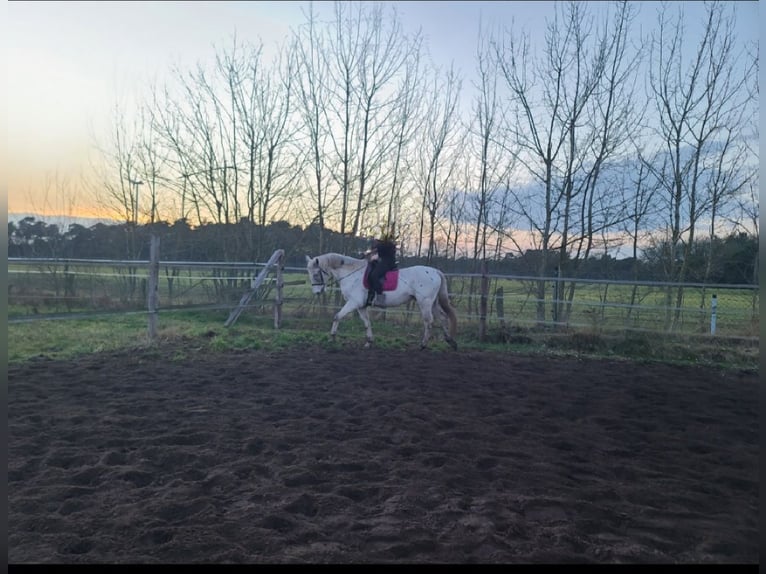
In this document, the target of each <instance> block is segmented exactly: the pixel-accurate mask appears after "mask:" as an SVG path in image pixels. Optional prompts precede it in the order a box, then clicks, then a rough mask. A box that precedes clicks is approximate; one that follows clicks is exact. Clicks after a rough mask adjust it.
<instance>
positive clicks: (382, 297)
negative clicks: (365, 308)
mask: <svg viewBox="0 0 766 574" xmlns="http://www.w3.org/2000/svg"><path fill="white" fill-rule="evenodd" d="M372 304H373V305H374V306H375V307H385V306H386V294H385V293H375V300H374V301H373V302H372Z"/></svg>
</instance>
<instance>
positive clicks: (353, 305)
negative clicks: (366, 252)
mask: <svg viewBox="0 0 766 574" xmlns="http://www.w3.org/2000/svg"><path fill="white" fill-rule="evenodd" d="M366 268H367V259H356V258H354V257H348V256H346V255H341V254H340V253H325V254H324V255H318V256H316V257H310V256H308V255H307V256H306V270H307V271H308V274H309V279H310V280H311V288H312V290H313V291H314V294H315V295H318V294H319V293H321V292H322V291H324V289H325V277H332V278H333V279H334V280H335V282H336V283H337V284H338V285H339V286H340V291H341V293H342V294H343V298H344V299H345V300H346V304H345V305H343V307H342V308H341V310H340V311H338V312H337V313H336V314H335V316H334V317H333V322H332V329H330V335H331V336H332V337H335V333H337V331H338V323H339V322H340V320H341V319H343V317H345V316H346V315H348V314H349V313H351V312H352V311H354V310H356V311H357V312H358V313H359V317H360V318H361V319H362V321H363V322H364V326H365V327H366V329H367V331H366V335H367V342H366V344H365V347H369V346H370V345H372V341H373V337H372V327H371V326H370V317H369V314H368V313H367V307H365V302H366V299H367V288H366V287H365V285H364V280H365V269H366ZM392 273H398V280H397V281H396V287H395V288H393V289H391V288H390V287H389V289H390V290H387V291H385V304H384V307H395V306H397V305H402V304H404V303H407V302H408V301H411V300H412V299H415V301H416V302H417V304H418V307H419V308H420V314H421V315H422V317H423V325H424V332H423V339H422V341H421V344H420V348H421V349H424V348H425V347H426V346H427V345H428V341H429V339H430V338H431V327H432V325H433V321H434V315H438V316H439V317H440V319H441V323H442V330H443V331H444V340H445V341H447V343H448V344H449V345H450V346H451V347H452V348H453V349H457V343H456V342H455V331H456V329H457V317H456V315H455V309H454V308H453V307H452V304H451V303H450V300H449V295H448V294H447V279H446V278H445V277H444V273H442V272H441V271H439V270H438V269H434V268H433V267H427V266H425V265H416V266H414V267H405V268H403V269H398V270H395V271H389V272H388V274H387V277H388V276H389V275H391V274H392ZM386 283H388V281H386ZM384 289H386V287H385V285H384ZM446 321H448V322H449V330H448V329H447V326H446V325H445V322H446Z"/></svg>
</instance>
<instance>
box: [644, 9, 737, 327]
mask: <svg viewBox="0 0 766 574" xmlns="http://www.w3.org/2000/svg"><path fill="white" fill-rule="evenodd" d="M734 9H735V8H734V7H733V6H732V5H728V6H727V5H724V4H721V3H719V2H713V3H710V4H707V5H706V18H705V22H704V29H703V34H702V38H701V39H700V40H699V43H698V45H697V49H696V52H695V53H694V54H693V56H692V58H691V61H689V63H688V64H687V63H686V62H687V60H686V59H685V54H684V53H683V52H684V48H683V47H684V46H685V45H687V40H686V38H685V36H684V28H683V18H684V16H683V12H682V10H680V11H679V13H678V15H677V16H676V17H675V18H674V19H668V16H667V9H666V7H665V6H664V5H663V7H662V9H661V10H660V12H659V25H658V29H657V32H656V33H655V34H653V36H652V55H651V62H650V72H649V89H650V95H651V97H652V101H653V103H654V106H655V113H656V114H657V117H658V127H657V130H656V135H657V136H658V137H659V138H660V139H661V141H662V142H663V147H664V151H665V153H666V154H667V156H668V159H669V166H668V169H667V170H666V171H659V170H656V171H657V174H658V177H660V179H661V181H662V188H663V193H664V195H665V198H666V203H667V207H668V213H669V214H670V217H669V221H668V229H669V243H668V249H669V252H668V261H667V265H668V279H669V280H671V281H675V282H678V283H683V282H684V280H685V279H686V273H687V270H688V261H689V254H690V253H691V249H692V246H693V244H694V240H695V233H696V231H697V227H698V225H699V223H700V221H701V220H702V218H703V217H705V216H706V215H707V216H709V215H711V210H712V209H713V205H715V206H716V209H719V210H720V209H721V201H722V200H724V199H725V198H726V197H727V196H728V194H719V195H718V196H717V198H711V196H710V195H709V194H708V196H707V197H706V195H705V190H706V188H708V189H710V188H709V186H708V183H710V182H711V181H712V179H711V178H713V177H714V175H713V174H714V173H715V172H716V171H717V172H719V173H720V172H721V170H729V169H731V168H732V167H733V165H732V163H731V162H732V157H731V155H730V154H731V152H732V150H733V147H732V146H730V145H724V142H726V141H727V140H728V141H738V140H739V139H740V137H741V134H742V123H741V119H742V116H741V106H743V105H746V103H747V100H748V94H747V90H746V79H747V78H748V77H749V75H750V73H751V71H752V63H751V64H750V65H749V66H746V67H745V69H742V68H740V67H738V66H736V62H737V61H738V60H739V58H740V51H738V50H737V49H736V41H735V40H736V38H735V34H734V27H733V16H732V14H731V12H730V10H732V11H733V10H734ZM711 199H715V201H712V202H711ZM683 296H684V290H683V287H682V286H679V287H678V289H677V290H676V295H675V302H674V305H675V312H674V313H671V312H670V309H671V304H672V301H671V293H670V291H668V294H667V303H668V305H667V306H668V315H667V328H668V329H674V328H675V327H676V326H677V324H678V322H679V320H680V313H681V306H682V303H683Z"/></svg>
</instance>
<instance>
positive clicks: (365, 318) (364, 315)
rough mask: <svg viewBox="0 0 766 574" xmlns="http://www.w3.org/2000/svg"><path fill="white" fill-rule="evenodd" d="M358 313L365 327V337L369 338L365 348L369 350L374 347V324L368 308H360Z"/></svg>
mask: <svg viewBox="0 0 766 574" xmlns="http://www.w3.org/2000/svg"><path fill="white" fill-rule="evenodd" d="M357 312H358V313H359V317H360V318H361V319H362V322H363V323H364V327H365V337H366V338H367V341H366V342H365V344H364V348H365V349H369V348H370V347H371V346H372V324H371V323H370V314H369V313H368V312H367V307H359V308H358V309H357Z"/></svg>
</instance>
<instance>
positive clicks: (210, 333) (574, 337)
mask: <svg viewBox="0 0 766 574" xmlns="http://www.w3.org/2000/svg"><path fill="white" fill-rule="evenodd" d="M227 317H228V312H220V311H172V312H170V311H169V312H166V313H164V314H163V313H160V316H159V320H158V336H157V340H156V341H155V342H153V343H152V342H150V341H149V339H148V336H147V324H146V316H145V315H144V314H136V315H127V316H125V315H117V316H109V317H95V318H89V319H71V320H69V319H67V320H40V321H34V322H28V323H12V324H9V325H8V341H9V342H8V358H9V363H10V364H13V363H18V362H23V361H27V360H30V359H34V358H38V357H49V358H54V359H72V358H75V357H77V356H81V355H88V354H92V353H98V352H105V351H115V350H120V349H123V350H124V349H142V350H148V349H151V348H156V349H157V352H160V353H166V354H167V358H168V360H186V359H188V358H190V357H193V356H194V355H196V354H198V353H200V352H213V353H215V352H228V351H252V350H266V351H274V350H281V349H300V348H308V347H315V346H322V347H326V348H328V349H335V350H339V351H342V349H344V348H346V347H353V348H362V346H363V345H364V341H365V337H364V326H363V325H362V323H361V321H359V320H358V318H356V317H350V318H347V319H346V320H344V321H343V322H341V324H340V328H339V331H338V335H337V336H336V338H335V340H332V339H331V338H330V336H329V328H330V324H331V322H332V318H331V316H329V315H328V314H318V313H316V312H314V313H308V314H307V315H306V316H303V317H301V318H286V319H285V320H284V321H283V325H282V328H280V329H278V330H277V329H274V327H273V319H272V317H271V316H270V315H267V314H256V313H243V315H242V316H241V317H240V319H239V320H238V321H237V323H236V324H235V325H233V326H231V327H229V328H227V327H224V322H225V320H226V318H227ZM372 320H373V332H374V335H375V347H376V348H378V349H399V350H412V351H413V352H414V351H418V349H419V347H420V338H421V336H422V325H421V323H420V321H419V318H417V320H415V321H409V322H404V321H402V317H401V316H386V317H385V318H384V316H383V313H381V312H378V311H375V312H373V317H372ZM477 327H478V326H477V324H475V323H463V324H459V331H458V343H459V346H460V351H462V352H466V351H484V352H499V353H515V354H525V355H536V356H540V357H542V358H544V357H551V356H574V357H586V356H587V357H594V358H609V359H616V358H620V359H630V360H638V361H660V362H672V363H679V364H695V365H711V366H720V367H727V368H739V369H748V370H757V369H758V360H759V354H758V344H757V342H752V341H751V342H740V343H736V342H732V341H725V340H717V339H713V338H710V337H683V336H677V335H674V336H671V335H659V334H656V333H650V334H645V333H630V332H628V333H622V334H619V335H605V334H601V333H587V332H583V331H566V330H552V329H539V330H538V329H524V328H519V327H517V328H514V329H512V330H509V329H505V330H501V329H499V328H497V327H491V328H490V329H489V331H488V333H487V336H486V338H485V340H484V341H479V339H478V337H477ZM166 344H167V345H166ZM430 348H431V349H432V350H434V351H437V352H440V351H444V352H451V351H449V347H448V346H447V344H446V343H444V342H443V341H442V340H441V336H440V333H439V332H438V331H435V333H434V337H433V338H432V340H431V343H430ZM163 349H166V350H163Z"/></svg>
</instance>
